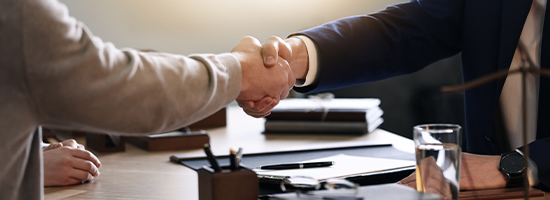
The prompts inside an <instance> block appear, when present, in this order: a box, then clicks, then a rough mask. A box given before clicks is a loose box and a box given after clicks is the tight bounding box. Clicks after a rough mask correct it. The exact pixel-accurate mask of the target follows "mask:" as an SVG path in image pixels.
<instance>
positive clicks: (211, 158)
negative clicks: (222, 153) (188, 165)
mask: <svg viewBox="0 0 550 200" xmlns="http://www.w3.org/2000/svg"><path fill="white" fill-rule="evenodd" d="M204 153H206V158H207V159H208V162H210V165H212V168H213V169H214V171H217V172H219V171H222V169H221V168H220V165H219V164H218V161H217V160H216V157H214V154H212V150H210V144H208V143H206V144H204Z"/></svg>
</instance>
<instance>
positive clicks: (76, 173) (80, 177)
mask: <svg viewBox="0 0 550 200" xmlns="http://www.w3.org/2000/svg"><path fill="white" fill-rule="evenodd" d="M69 176H70V178H72V179H74V180H77V182H76V183H81V182H82V181H89V180H92V179H94V176H93V175H92V174H90V172H88V171H86V170H82V169H78V168H74V169H73V170H71V172H69Z"/></svg>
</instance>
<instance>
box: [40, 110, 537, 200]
mask: <svg viewBox="0 0 550 200" xmlns="http://www.w3.org/2000/svg"><path fill="white" fill-rule="evenodd" d="M227 119H228V126H227V127H226V128H216V129H209V130H207V131H208V132H209V134H210V141H211V144H212V147H213V149H212V150H213V152H214V154H216V155H227V153H228V150H229V148H231V147H243V149H244V153H253V152H262V151H284V150H292V149H302V148H320V147H327V146H328V147H337V146H349V145H361V144H363V145H365V144H379V143H386V144H388V143H389V144H393V145H394V146H395V147H396V148H398V149H400V150H403V151H407V152H414V144H413V142H412V140H410V139H407V138H404V137H401V136H398V135H395V134H392V133H389V132H387V131H384V130H376V131H374V132H372V133H370V134H367V135H364V136H331V135H317V136H312V135H263V134H261V131H263V119H256V118H252V117H248V116H247V115H246V114H244V113H243V112H242V111H241V110H240V109H239V108H238V107H229V108H228V118H227ZM78 140H79V143H82V144H84V143H85V142H84V141H82V140H83V139H78ZM173 154H186V155H189V156H190V157H195V156H204V152H203V151H202V149H197V150H189V151H164V152H147V151H144V150H142V149H138V148H136V147H134V146H132V145H129V144H127V145H126V151H125V152H120V153H104V154H101V153H96V155H97V156H98V157H99V159H100V161H101V163H102V167H101V168H100V173H101V175H100V176H99V177H97V178H96V179H94V180H92V181H91V182H89V183H86V184H81V185H74V186H66V187H47V188H45V190H44V192H45V199H48V200H49V199H185V200H195V199H198V186H197V185H198V180H197V174H196V172H195V171H193V170H191V169H188V168H186V167H184V166H183V165H180V164H175V163H171V162H170V161H169V157H170V156H171V155H173ZM547 196H548V195H547Z"/></svg>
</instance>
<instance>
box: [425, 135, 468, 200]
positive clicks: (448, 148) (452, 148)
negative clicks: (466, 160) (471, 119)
mask: <svg viewBox="0 0 550 200" xmlns="http://www.w3.org/2000/svg"><path fill="white" fill-rule="evenodd" d="M414 144H415V152H416V189H417V190H418V191H421V192H428V188H429V187H434V185H430V184H433V182H430V183H428V181H429V178H432V180H437V178H435V179H434V177H433V176H437V175H439V176H441V174H442V175H443V177H444V180H445V182H440V184H443V185H438V186H436V187H439V188H445V189H446V190H447V191H449V190H450V193H451V194H452V198H453V199H458V193H459V191H460V155H461V148H460V146H461V127H460V126H459V125H456V124H423V125H417V126H415V127H414ZM435 165H437V167H439V169H440V171H441V172H442V173H431V172H433V171H430V170H433V169H434V166H435ZM439 191H441V190H439Z"/></svg>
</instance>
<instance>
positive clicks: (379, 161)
mask: <svg viewBox="0 0 550 200" xmlns="http://www.w3.org/2000/svg"><path fill="white" fill-rule="evenodd" d="M322 161H334V164H333V165H332V166H330V167H315V168H304V169H288V170H262V169H254V171H255V172H256V173H257V174H263V175H278V176H309V177H313V178H316V179H317V180H319V181H325V180H327V179H330V178H344V177H349V176H356V175H365V174H371V173H379V172H384V171H389V170H396V169H403V168H411V167H414V166H415V161H410V160H396V159H386V158H372V157H360V156H350V155H346V154H337V155H334V156H329V157H324V158H319V159H313V160H306V161H303V162H322Z"/></svg>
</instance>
